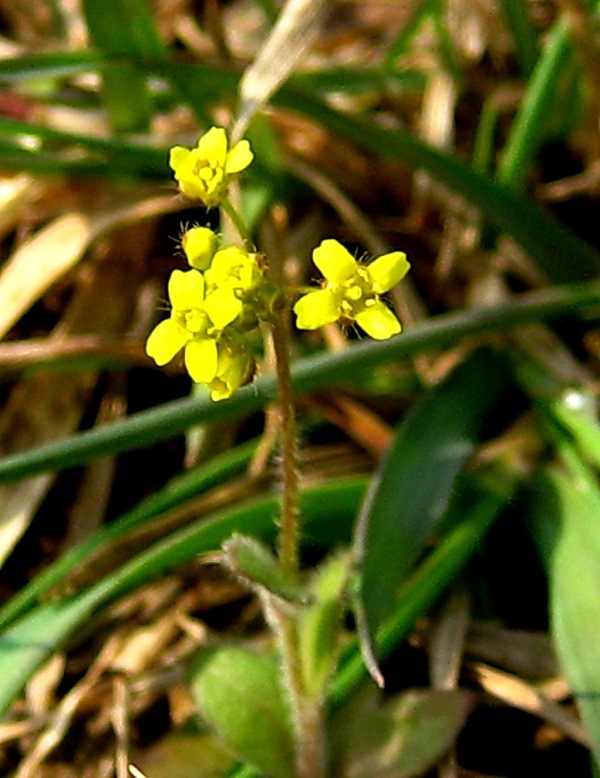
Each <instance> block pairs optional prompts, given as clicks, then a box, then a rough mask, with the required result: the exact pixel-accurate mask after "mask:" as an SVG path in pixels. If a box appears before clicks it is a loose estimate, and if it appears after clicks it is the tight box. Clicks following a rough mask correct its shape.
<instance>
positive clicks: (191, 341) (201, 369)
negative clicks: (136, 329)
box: [146, 270, 218, 383]
mask: <svg viewBox="0 0 600 778" xmlns="http://www.w3.org/2000/svg"><path fill="white" fill-rule="evenodd" d="M204 286H205V285H204V278H203V277H202V273H200V272H198V271H197V270H188V271H183V270H174V271H173V272H172V273H171V277H170V278H169V285H168V288H169V300H170V302H171V305H172V310H171V316H170V318H168V319H166V320H165V321H161V322H160V324H158V325H157V326H156V327H155V328H154V329H153V330H152V332H151V333H150V336H149V337H148V340H147V342H146V353H147V354H148V356H149V357H152V359H153V360H154V361H155V362H156V364H157V365H158V366H159V367H162V366H163V365H166V364H167V362H170V361H171V360H172V359H173V357H174V356H175V355H176V354H178V353H179V352H180V351H181V350H182V349H183V358H184V362H185V367H186V369H187V371H188V373H189V374H190V377H191V378H192V380H193V381H196V382H199V383H209V382H210V381H212V380H214V378H215V376H216V375H217V366H218V349H217V343H216V340H215V338H214V337H211V334H213V332H214V328H213V326H212V322H211V320H210V319H209V316H208V314H207V313H206V311H205V310H204V302H205V299H204Z"/></svg>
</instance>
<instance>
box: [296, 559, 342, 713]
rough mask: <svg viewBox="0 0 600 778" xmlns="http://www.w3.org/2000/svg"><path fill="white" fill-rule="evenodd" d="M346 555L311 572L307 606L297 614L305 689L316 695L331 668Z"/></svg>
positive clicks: (334, 657)
mask: <svg viewBox="0 0 600 778" xmlns="http://www.w3.org/2000/svg"><path fill="white" fill-rule="evenodd" d="M350 562H351V560H350V557H349V555H348V554H347V553H338V554H336V555H335V556H333V557H331V558H328V559H326V560H325V562H323V563H322V564H321V565H320V566H319V567H318V568H317V570H315V571H314V573H313V577H312V581H311V583H310V584H309V586H308V590H307V593H308V596H309V598H310V600H309V603H308V605H306V606H305V607H303V608H302V609H301V610H300V611H299V613H298V636H299V641H300V661H301V664H302V671H303V675H304V685H305V688H306V690H307V692H308V693H309V694H310V695H311V696H312V697H313V698H315V699H318V698H320V697H321V696H322V695H323V693H324V691H325V687H326V684H327V682H328V681H329V678H330V676H331V674H332V672H333V670H334V667H335V663H336V658H337V653H338V646H337V642H338V638H339V626H340V619H341V616H342V609H343V595H344V592H345V590H346V585H347V583H348V573H349V571H350Z"/></svg>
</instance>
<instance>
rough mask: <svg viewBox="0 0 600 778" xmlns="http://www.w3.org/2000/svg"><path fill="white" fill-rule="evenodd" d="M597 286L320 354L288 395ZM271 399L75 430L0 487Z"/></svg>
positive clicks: (4, 462)
mask: <svg viewBox="0 0 600 778" xmlns="http://www.w3.org/2000/svg"><path fill="white" fill-rule="evenodd" d="M599 301H600V283H599V282H597V281H596V282H591V283H587V284H578V285H574V286H566V287H564V288H552V289H545V290H543V291H541V292H530V293H528V294H524V295H521V296H520V298H517V299H516V300H515V301H514V302H511V303H506V304H503V305H499V306H490V307H488V308H483V309H480V310H475V311H461V312H459V313H449V314H444V315H441V316H436V317H434V318H432V319H429V320H428V321H425V322H422V323H419V324H415V325H413V326H411V327H410V329H409V328H407V329H406V330H405V332H404V333H403V334H402V335H401V336H400V337H397V338H391V339H390V340H387V341H379V342H366V341H365V342H363V343H361V344H356V345H354V344H353V345H352V348H348V349H344V350H342V351H338V352H336V353H330V352H327V353H323V354H318V355H316V356H313V357H310V358H305V359H302V360H298V361H297V362H296V363H295V365H294V368H293V383H294V389H295V391H296V393H297V394H298V395H302V394H308V393H310V392H313V391H316V390H318V389H322V388H323V387H324V386H339V385H343V384H347V385H350V386H354V385H356V384H357V381H360V379H361V376H363V375H365V374H368V373H369V371H372V370H373V369H374V368H376V367H377V366H379V365H382V364H385V363H388V362H394V361H397V360H399V359H407V358H410V357H412V356H414V355H416V354H422V353H424V352H426V351H429V350H432V349H435V348H441V347H444V346H448V345H450V344H455V343H458V342H459V341H460V340H461V339H463V338H468V337H471V338H473V337H476V338H481V337H483V336H484V335H485V334H488V333H491V332H505V331H506V330H508V329H511V328H514V327H517V326H519V325H520V324H525V323H528V322H531V321H537V320H544V319H550V318H552V317H553V316H559V315H564V314H565V313H574V312H576V311H578V310H579V309H582V308H586V307H589V306H593V305H597V304H598V302H599ZM275 396H276V386H275V381H274V380H273V377H272V376H264V377H261V378H259V379H257V380H256V381H255V382H254V383H253V384H252V385H251V386H248V387H245V388H243V389H240V391H239V392H236V393H235V394H234V395H233V396H232V397H231V398H230V399H229V400H226V401H224V402H219V403H214V402H212V401H211V400H208V399H207V400H205V401H201V400H198V399H195V398H194V399H185V400H178V401H176V402H171V403H165V404H164V405H162V406H159V407H158V408H153V409H152V410H149V411H143V412H140V413H136V414H133V415H132V416H130V417H129V418H128V419H125V420H124V421H119V422H114V423H111V424H106V425H103V426H102V427H98V428H96V429H93V430H90V431H86V432H81V433H79V434H77V435H74V436H72V437H70V438H68V439H67V440H65V441H60V442H57V443H53V444H50V445H48V446H44V447H40V448H38V449H34V450H32V451H26V452H22V453H19V454H11V455H9V456H6V457H4V458H2V459H0V483H5V482H8V481H15V480H18V479H20V478H24V477H26V476H29V475H34V474H37V473H40V472H44V471H47V470H56V469H62V468H67V467H74V466H79V465H82V464H84V463H85V462H87V461H89V460H91V459H94V458H96V457H99V456H105V455H108V454H111V455H112V454H116V453H119V452H121V451H129V450H131V449H133V448H139V447H142V446H150V445H154V444H155V443H157V442H158V441H160V440H168V439H170V438H173V437H175V436H176V435H180V434H181V433H183V432H185V430H186V429H187V428H188V427H190V426H193V425H194V424H205V423H212V422H218V421H222V420H226V419H235V418H240V417H241V416H243V415H245V414H247V413H253V412H255V411H257V410H258V409H260V408H262V407H264V406H265V405H266V404H267V403H268V402H270V401H272V400H273V399H274V398H275Z"/></svg>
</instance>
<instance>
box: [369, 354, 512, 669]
mask: <svg viewBox="0 0 600 778" xmlns="http://www.w3.org/2000/svg"><path fill="white" fill-rule="evenodd" d="M507 383H508V375H507V370H506V367H505V365H504V363H503V362H501V361H500V360H499V359H498V358H497V357H495V356H494V355H493V354H492V353H491V352H487V351H481V352H476V353H475V354H473V355H472V356H471V357H470V358H469V359H468V360H467V361H465V362H464V363H463V364H461V365H460V366H459V367H458V368H457V369H456V370H455V371H454V372H453V373H452V374H451V375H450V376H449V377H448V378H447V379H446V380H445V381H444V382H443V383H442V384H440V385H438V386H437V387H436V388H435V389H434V390H433V391H431V392H430V394H429V395H428V396H427V397H426V398H425V400H424V401H423V402H421V404H420V405H419V406H417V408H416V409H415V410H414V411H413V412H412V413H411V415H410V416H409V418H408V419H406V421H404V422H403V424H402V425H401V427H400V429H399V431H398V433H397V435H396V437H395V440H394V442H393V443H392V446H391V447H390V449H389V451H388V453H387V456H386V457H385V460H384V461H383V463H382V465H381V466H380V468H379V471H378V473H377V475H376V477H375V478H374V479H373V482H372V485H371V487H370V489H369V492H368V494H367V498H366V500H365V503H364V505H363V508H362V510H361V513H360V516H359V522H358V526H357V532H356V539H355V549H356V558H357V560H358V567H359V589H358V603H357V616H358V622H359V634H360V636H361V643H362V647H363V652H364V654H365V657H366V658H367V660H368V662H369V666H370V669H371V670H372V672H373V675H374V677H376V679H379V680H380V681H381V678H380V675H379V674H378V672H377V671H376V670H375V663H374V657H373V637H374V635H375V634H376V633H377V630H378V629H379V628H380V626H381V625H382V623H383V622H384V621H385V619H386V618H387V617H388V616H389V614H390V612H391V610H392V609H393V606H394V603H395V601H396V600H397V596H398V590H399V588H400V586H401V585H402V583H403V582H404V580H405V579H406V577H407V576H408V573H409V572H410V569H411V568H412V566H413V565H414V563H415V560H416V559H417V557H418V556H419V554H421V553H422V552H423V550H424V548H425V545H426V543H427V542H428V540H429V539H430V537H431V534H432V532H433V529H434V527H435V526H436V524H437V522H438V520H439V519H440V518H441V516H442V515H443V513H444V512H445V510H446V508H447V506H448V503H449V500H450V496H451V494H452V491H453V488H454V483H455V479H456V476H457V475H458V473H459V471H460V469H461V467H462V466H463V465H464V463H465V461H466V460H467V458H468V457H469V456H470V455H471V454H472V453H473V451H474V449H475V446H476V443H477V439H478V436H479V434H480V430H481V427H482V424H483V422H484V420H485V418H486V415H487V414H489V412H490V410H491V409H492V408H493V406H494V405H495V404H496V403H497V402H498V400H499V398H500V396H501V394H502V393H503V391H504V390H505V388H506V386H507Z"/></svg>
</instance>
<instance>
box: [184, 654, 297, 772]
mask: <svg viewBox="0 0 600 778" xmlns="http://www.w3.org/2000/svg"><path fill="white" fill-rule="evenodd" d="M191 682H192V691H193V694H194V697H195V699H196V702H197V704H198V708H199V709H200V713H201V714H202V717H203V718H204V719H205V720H206V721H207V722H208V723H209V724H211V725H212V726H213V727H214V728H215V729H216V730H217V732H219V734H220V735H221V736H222V737H223V738H224V740H225V742H226V743H227V744H228V745H229V747H230V748H231V749H232V750H233V751H234V753H236V754H237V756H238V757H239V758H240V759H242V760H244V761H247V762H249V763H250V764H252V765H254V766H255V767H257V768H258V769H259V770H260V771H261V772H264V773H265V775H269V776H272V777H273V778H289V776H290V775H293V774H294V747H293V737H292V726H291V717H290V712H289V710H288V708H287V705H286V701H285V698H284V692H283V679H282V677H281V668H280V667H279V665H278V664H277V662H276V660H275V658H274V657H273V656H265V655H261V654H258V653H256V652H254V651H251V650H250V649H247V648H242V647H241V646H223V647H221V648H217V649H214V650H209V651H207V652H203V654H202V656H201V657H200V660H199V662H198V665H197V666H196V668H195V669H194V671H193V673H192V679H191Z"/></svg>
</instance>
